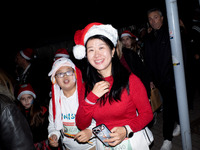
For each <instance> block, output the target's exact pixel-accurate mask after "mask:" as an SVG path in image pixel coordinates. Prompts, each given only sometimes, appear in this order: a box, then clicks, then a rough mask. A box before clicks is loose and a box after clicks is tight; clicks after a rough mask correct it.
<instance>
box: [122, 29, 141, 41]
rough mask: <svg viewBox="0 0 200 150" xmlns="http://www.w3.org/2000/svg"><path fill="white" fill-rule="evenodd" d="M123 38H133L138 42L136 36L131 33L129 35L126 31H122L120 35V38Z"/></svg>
mask: <svg viewBox="0 0 200 150" xmlns="http://www.w3.org/2000/svg"><path fill="white" fill-rule="evenodd" d="M124 36H129V37H132V38H135V39H136V41H137V40H138V38H137V36H135V35H134V34H133V33H131V32H130V31H128V30H124V31H123V32H122V34H121V38H122V37H124Z"/></svg>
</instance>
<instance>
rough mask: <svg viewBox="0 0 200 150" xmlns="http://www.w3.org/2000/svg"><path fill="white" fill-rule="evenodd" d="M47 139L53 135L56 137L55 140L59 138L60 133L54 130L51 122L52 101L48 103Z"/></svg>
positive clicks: (52, 121)
mask: <svg viewBox="0 0 200 150" xmlns="http://www.w3.org/2000/svg"><path fill="white" fill-rule="evenodd" d="M48 133H49V135H48V137H51V136H52V135H53V134H55V135H56V136H57V139H59V138H60V131H58V130H56V128H55V125H54V120H53V111H52V99H51V100H50V102H49V126H48Z"/></svg>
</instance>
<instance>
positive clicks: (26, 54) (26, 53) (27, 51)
mask: <svg viewBox="0 0 200 150" xmlns="http://www.w3.org/2000/svg"><path fill="white" fill-rule="evenodd" d="M20 54H21V55H22V57H23V58H25V59H26V60H31V59H32V57H33V49H32V48H26V49H24V50H21V51H20Z"/></svg>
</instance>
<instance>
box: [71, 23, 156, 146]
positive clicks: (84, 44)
mask: <svg viewBox="0 0 200 150" xmlns="http://www.w3.org/2000/svg"><path fill="white" fill-rule="evenodd" d="M74 39H75V43H76V46H75V47H74V48H73V53H74V56H75V58H77V59H81V58H83V57H85V55H86V56H87V61H88V65H87V72H86V73H87V75H86V77H87V81H86V86H85V90H86V91H85V93H86V95H85V100H83V103H82V104H81V105H79V108H78V111H77V114H76V124H77V126H78V128H80V129H81V130H83V129H85V128H87V127H88V126H89V125H90V124H91V121H92V118H94V119H95V120H96V125H97V126H98V125H100V124H105V125H106V126H107V127H108V129H110V131H111V133H110V136H111V138H109V139H106V140H104V142H106V143H108V144H109V146H110V147H105V146H104V145H103V144H102V143H101V142H100V141H99V140H97V149H111V148H112V147H116V148H118V147H119V148H120V147H123V148H125V149H140V150H141V149H148V144H146V143H145V142H143V141H145V139H144V136H143V134H141V132H142V129H143V128H144V127H145V126H146V125H147V124H148V123H149V122H150V121H151V120H152V118H153V113H152V110H151V106H150V103H149V100H148V97H147V93H146V90H145V87H144V85H143V84H142V82H141V81H140V79H139V78H138V77H137V76H135V75H134V74H132V73H130V72H129V71H127V70H126V69H125V68H124V67H123V66H122V64H121V63H120V61H119V58H118V56H117V53H116V45H117V40H118V34H117V30H116V29H115V28H113V27H112V26H111V25H103V24H101V23H91V24H89V25H87V26H86V27H85V28H84V29H83V30H78V31H77V32H76V33H75V37H74ZM133 133H134V134H133ZM131 135H133V136H131ZM76 139H77V140H79V141H80V142H81V139H79V137H76ZM144 143H145V144H144Z"/></svg>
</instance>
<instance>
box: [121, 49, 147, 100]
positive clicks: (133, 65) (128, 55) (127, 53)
mask: <svg viewBox="0 0 200 150" xmlns="http://www.w3.org/2000/svg"><path fill="white" fill-rule="evenodd" d="M122 52H123V56H124V59H125V61H126V63H127V64H128V66H129V68H130V70H131V72H132V73H134V74H135V75H136V76H137V77H139V78H140V79H141V81H142V83H143V84H144V86H145V88H146V90H147V94H148V96H150V86H149V82H150V81H149V77H148V74H147V69H146V66H145V65H144V63H143V62H142V60H141V59H140V57H139V55H138V54H137V53H136V52H134V51H133V50H130V49H127V48H123V49H122Z"/></svg>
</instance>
